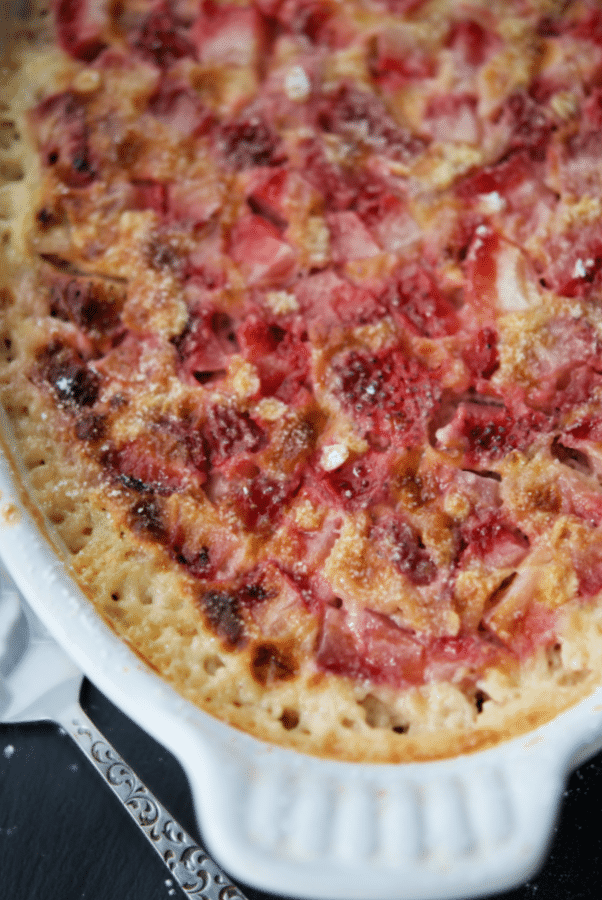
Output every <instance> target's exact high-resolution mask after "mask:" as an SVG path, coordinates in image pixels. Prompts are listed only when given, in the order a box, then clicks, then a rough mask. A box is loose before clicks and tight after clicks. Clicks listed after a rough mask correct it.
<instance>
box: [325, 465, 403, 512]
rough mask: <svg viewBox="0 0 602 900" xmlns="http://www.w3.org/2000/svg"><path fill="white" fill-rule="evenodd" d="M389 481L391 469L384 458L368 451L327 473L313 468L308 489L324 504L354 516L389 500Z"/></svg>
mask: <svg viewBox="0 0 602 900" xmlns="http://www.w3.org/2000/svg"><path fill="white" fill-rule="evenodd" d="M313 479H315V480H313ZM390 480H391V465H390V460H389V458H388V456H387V454H384V453H377V452H374V451H368V453H365V454H364V455H363V456H360V457H357V458H356V459H350V460H347V461H346V462H344V463H343V465H342V466H339V467H338V468H337V469H334V470H333V471H330V472H326V471H324V470H323V469H321V468H319V467H316V468H315V469H314V470H313V472H312V482H311V483H310V489H311V487H314V488H315V489H317V490H318V491H319V492H320V494H321V495H322V496H323V497H324V499H325V500H326V501H327V502H329V503H331V504H335V505H336V506H339V507H342V508H343V509H344V510H345V511H346V512H355V511H357V510H359V509H364V508H366V507H368V506H375V505H376V504H378V503H383V502H384V501H385V500H386V499H387V497H388V496H389V485H390Z"/></svg>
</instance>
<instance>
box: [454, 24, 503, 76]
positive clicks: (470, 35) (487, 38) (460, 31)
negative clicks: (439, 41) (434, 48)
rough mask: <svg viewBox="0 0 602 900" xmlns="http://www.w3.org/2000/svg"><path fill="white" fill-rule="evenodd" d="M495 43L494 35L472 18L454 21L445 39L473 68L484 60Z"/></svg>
mask: <svg viewBox="0 0 602 900" xmlns="http://www.w3.org/2000/svg"><path fill="white" fill-rule="evenodd" d="M495 43H496V38H495V36H494V35H493V34H491V32H490V31H486V30H485V29H484V28H483V26H482V25H480V24H479V23H478V22H476V21H475V20H474V19H460V20H459V21H457V22H454V24H453V25H452V27H451V29H450V32H449V34H448V36H447V40H446V44H447V46H448V47H452V48H453V49H454V50H455V51H456V52H458V53H459V54H460V55H461V57H462V59H463V60H464V61H465V62H466V63H468V65H470V66H473V67H475V68H476V67H477V66H480V65H482V64H483V63H484V62H485V60H486V58H487V56H488V54H489V52H490V50H491V49H492V48H493V47H494V46H495Z"/></svg>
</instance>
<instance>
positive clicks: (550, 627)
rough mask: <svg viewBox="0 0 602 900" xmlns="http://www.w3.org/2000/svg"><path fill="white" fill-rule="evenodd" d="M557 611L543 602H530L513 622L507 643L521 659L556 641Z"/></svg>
mask: <svg viewBox="0 0 602 900" xmlns="http://www.w3.org/2000/svg"><path fill="white" fill-rule="evenodd" d="M556 619H557V614H556V611H555V610H553V609H550V608H549V607H548V606H544V604H543V603H537V602H532V603H530V604H529V605H528V606H527V608H526V610H525V611H524V613H523V614H522V615H520V616H518V617H517V618H516V619H515V620H514V621H513V623H512V628H511V632H510V635H509V637H508V638H507V643H508V646H509V647H510V649H511V650H512V652H513V653H514V654H515V655H516V656H518V658H519V659H521V660H522V659H527V658H528V657H530V656H532V655H533V653H534V652H535V650H537V649H538V648H539V647H545V646H550V645H551V644H553V643H554V642H555V641H556Z"/></svg>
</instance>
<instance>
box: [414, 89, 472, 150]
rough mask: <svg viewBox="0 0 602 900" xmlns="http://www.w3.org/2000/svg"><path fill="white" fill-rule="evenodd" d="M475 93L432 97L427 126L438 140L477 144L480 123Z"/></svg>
mask: <svg viewBox="0 0 602 900" xmlns="http://www.w3.org/2000/svg"><path fill="white" fill-rule="evenodd" d="M476 107H477V98H476V96H474V94H443V95H441V96H436V97H432V98H431V100H430V101H429V104H428V106H427V109H426V112H425V126H426V128H427V129H428V132H429V133H430V135H431V137H433V138H434V139H435V140H436V141H454V142H456V143H461V144H476V143H477V142H478V140H479V123H478V120H477V115H476Z"/></svg>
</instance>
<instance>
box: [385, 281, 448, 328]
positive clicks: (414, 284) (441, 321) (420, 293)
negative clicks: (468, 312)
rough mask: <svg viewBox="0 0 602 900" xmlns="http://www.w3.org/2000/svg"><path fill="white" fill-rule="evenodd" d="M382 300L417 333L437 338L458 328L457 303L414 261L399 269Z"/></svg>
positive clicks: (396, 316) (389, 309)
mask: <svg viewBox="0 0 602 900" xmlns="http://www.w3.org/2000/svg"><path fill="white" fill-rule="evenodd" d="M379 300H380V302H381V303H382V305H383V306H384V307H385V309H386V310H387V311H388V312H389V313H390V314H391V315H392V316H393V317H394V318H396V319H398V320H399V319H401V320H402V323H403V325H404V326H406V327H409V328H410V330H411V331H413V332H414V333H415V334H420V335H423V336H424V337H430V338H436V337H443V336H444V335H446V334H452V333H453V332H454V331H456V330H457V328H458V321H457V317H456V314H455V310H454V307H453V306H452V304H451V302H450V301H449V300H448V299H447V298H446V297H445V295H444V294H443V292H442V291H441V290H440V288H439V287H438V285H437V283H436V282H435V279H434V278H433V276H432V275H431V273H430V272H428V271H427V270H426V269H424V268H423V267H422V266H419V265H411V266H408V267H407V268H405V269H403V270H402V271H401V272H399V273H398V274H397V275H396V276H395V277H394V278H393V279H391V281H390V282H389V283H388V284H387V286H386V288H385V289H384V291H383V292H382V294H381V295H380V297H379Z"/></svg>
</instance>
